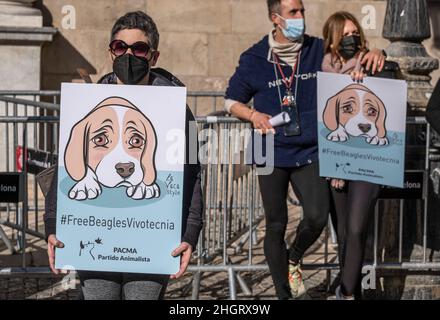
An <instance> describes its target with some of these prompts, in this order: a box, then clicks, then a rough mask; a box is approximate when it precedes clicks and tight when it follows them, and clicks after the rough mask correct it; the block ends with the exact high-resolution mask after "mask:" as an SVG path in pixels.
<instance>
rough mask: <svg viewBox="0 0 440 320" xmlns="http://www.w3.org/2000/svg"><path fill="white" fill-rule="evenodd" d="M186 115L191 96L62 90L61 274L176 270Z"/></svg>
mask: <svg viewBox="0 0 440 320" xmlns="http://www.w3.org/2000/svg"><path fill="white" fill-rule="evenodd" d="M185 112H186V89H185V88H180V87H152V86H123V85H91V84H63V85H62V94H61V119H60V146H59V150H60V152H59V154H60V156H59V167H58V189H57V192H58V199H57V237H58V238H59V239H60V241H62V242H63V243H64V244H65V247H64V248H63V249H58V250H57V252H56V267H57V268H59V269H75V270H91V271H110V272H132V273H155V274H174V273H176V272H177V271H178V270H179V263H180V261H179V258H173V257H172V256H171V252H172V251H173V250H174V249H175V248H177V247H178V245H179V244H180V241H181V228H182V226H181V223H182V193H183V190H182V187H183V164H184V157H185V155H184V146H183V148H180V149H179V148H177V149H176V148H175V146H173V145H174V144H176V139H172V137H176V136H180V137H184V135H185ZM170 137H171V138H170ZM182 140H183V142H184V141H185V139H184V138H183V139H180V140H179V141H177V142H178V143H180V144H181V142H182ZM173 148H174V149H173ZM170 149H172V150H183V152H168V151H169V150H170ZM170 155H172V156H170Z"/></svg>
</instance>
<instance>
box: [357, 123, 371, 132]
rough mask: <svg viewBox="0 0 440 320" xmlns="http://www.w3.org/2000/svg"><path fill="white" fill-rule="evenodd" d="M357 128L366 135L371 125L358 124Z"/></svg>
mask: <svg viewBox="0 0 440 320" xmlns="http://www.w3.org/2000/svg"><path fill="white" fill-rule="evenodd" d="M358 127H359V129H360V130H361V131H362V132H363V133H367V132H368V131H370V130H371V124H364V123H359V125H358Z"/></svg>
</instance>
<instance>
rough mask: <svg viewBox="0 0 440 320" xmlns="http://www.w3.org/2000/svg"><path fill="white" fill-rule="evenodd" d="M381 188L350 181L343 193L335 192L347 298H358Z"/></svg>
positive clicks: (344, 291)
mask: <svg viewBox="0 0 440 320" xmlns="http://www.w3.org/2000/svg"><path fill="white" fill-rule="evenodd" d="M379 192H380V186H379V185H377V184H372V183H368V182H362V181H347V182H346V186H345V187H344V189H343V190H335V189H333V188H332V196H333V200H334V208H335V210H336V216H337V234H338V254H339V264H340V268H341V289H342V293H343V294H345V295H353V294H359V292H360V290H361V278H362V265H363V261H364V254H365V242H366V239H367V232H368V221H369V219H370V217H371V215H372V213H373V212H374V208H375V205H376V202H377V199H378V197H379Z"/></svg>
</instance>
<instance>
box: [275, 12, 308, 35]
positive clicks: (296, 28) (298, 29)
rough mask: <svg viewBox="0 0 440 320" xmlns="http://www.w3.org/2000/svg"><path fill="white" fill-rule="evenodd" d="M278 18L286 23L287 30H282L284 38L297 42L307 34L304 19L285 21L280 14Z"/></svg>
mask: <svg viewBox="0 0 440 320" xmlns="http://www.w3.org/2000/svg"><path fill="white" fill-rule="evenodd" d="M277 16H278V17H280V18H281V19H283V20H284V21H285V22H286V28H285V29H284V28H281V30H282V31H283V34H284V36H285V37H286V38H287V39H289V40H290V41H297V40H299V39H301V37H302V36H303V35H304V32H305V22H304V19H303V18H299V19H285V18H283V17H282V16H280V15H279V14H277Z"/></svg>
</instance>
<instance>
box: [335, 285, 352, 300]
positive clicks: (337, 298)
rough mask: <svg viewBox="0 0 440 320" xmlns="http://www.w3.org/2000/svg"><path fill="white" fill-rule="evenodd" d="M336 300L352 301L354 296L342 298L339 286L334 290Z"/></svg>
mask: <svg viewBox="0 0 440 320" xmlns="http://www.w3.org/2000/svg"><path fill="white" fill-rule="evenodd" d="M336 300H354V296H348V297H347V296H344V295H343V294H342V292H341V286H338V287H337V288H336Z"/></svg>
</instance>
